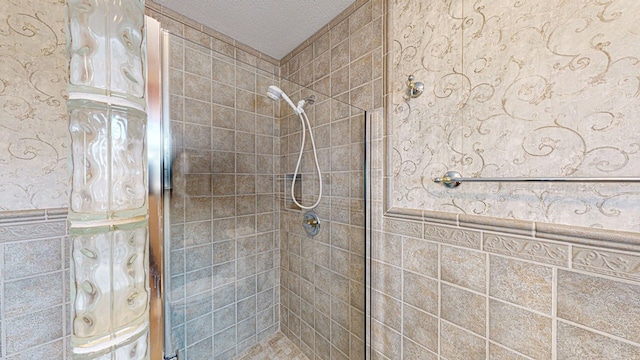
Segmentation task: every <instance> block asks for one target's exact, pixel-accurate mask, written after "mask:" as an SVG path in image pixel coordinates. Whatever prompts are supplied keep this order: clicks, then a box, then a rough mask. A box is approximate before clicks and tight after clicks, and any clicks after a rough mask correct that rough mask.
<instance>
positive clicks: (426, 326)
mask: <svg viewBox="0 0 640 360" xmlns="http://www.w3.org/2000/svg"><path fill="white" fill-rule="evenodd" d="M402 334H403V336H406V337H408V338H409V339H411V340H413V341H415V342H416V343H418V344H421V345H423V346H424V347H426V348H427V349H429V350H431V351H437V349H438V318H437V317H435V316H432V315H429V314H428V313H426V312H424V311H421V310H418V309H416V308H414V307H411V306H408V305H404V306H403V309H402Z"/></svg>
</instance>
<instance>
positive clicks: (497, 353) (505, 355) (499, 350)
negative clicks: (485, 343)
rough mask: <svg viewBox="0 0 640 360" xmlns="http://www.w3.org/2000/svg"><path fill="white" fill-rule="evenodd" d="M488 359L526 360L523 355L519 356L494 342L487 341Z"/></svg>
mask: <svg viewBox="0 0 640 360" xmlns="http://www.w3.org/2000/svg"><path fill="white" fill-rule="evenodd" d="M489 359H491V360H526V359H527V358H526V357H524V356H520V355H518V354H516V353H514V352H512V351H509V350H507V349H505V348H503V347H501V346H498V345H496V344H494V343H489Z"/></svg>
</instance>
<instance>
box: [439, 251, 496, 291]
mask: <svg viewBox="0 0 640 360" xmlns="http://www.w3.org/2000/svg"><path fill="white" fill-rule="evenodd" d="M486 256H487V255H486V253H484V252H480V251H472V250H465V249H460V248H454V247H450V246H444V245H443V246H442V247H441V250H440V272H441V273H440V277H441V279H442V280H443V281H448V282H451V283H454V284H456V285H460V286H463V287H466V288H469V289H471V290H475V291H478V292H481V293H485V292H486V272H487V271H486V270H487V259H486Z"/></svg>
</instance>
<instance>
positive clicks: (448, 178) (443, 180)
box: [433, 171, 640, 188]
mask: <svg viewBox="0 0 640 360" xmlns="http://www.w3.org/2000/svg"><path fill="white" fill-rule="evenodd" d="M433 182H434V183H436V184H442V185H444V186H446V187H448V188H455V187H458V186H460V184H462V183H463V182H567V183H636V182H640V178H637V177H550V178H523V177H503V178H465V177H462V175H460V173H459V172H457V171H448V172H447V173H446V174H444V176H442V177H437V178H433Z"/></svg>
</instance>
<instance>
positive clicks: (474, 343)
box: [440, 321, 486, 360]
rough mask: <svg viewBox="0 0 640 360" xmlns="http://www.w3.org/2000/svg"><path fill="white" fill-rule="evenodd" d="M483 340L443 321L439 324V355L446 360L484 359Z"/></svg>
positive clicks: (484, 346) (484, 344) (484, 342)
mask: <svg viewBox="0 0 640 360" xmlns="http://www.w3.org/2000/svg"><path fill="white" fill-rule="evenodd" d="M485 348H486V341H485V339H484V338H481V337H478V336H476V335H473V334H471V333H470V332H467V331H464V330H462V329H460V328H459V327H457V326H454V325H451V324H449V323H447V322H445V321H443V322H442V323H441V324H440V355H442V356H443V357H445V358H446V359H448V360H474V359H476V360H483V359H486V350H485Z"/></svg>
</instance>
